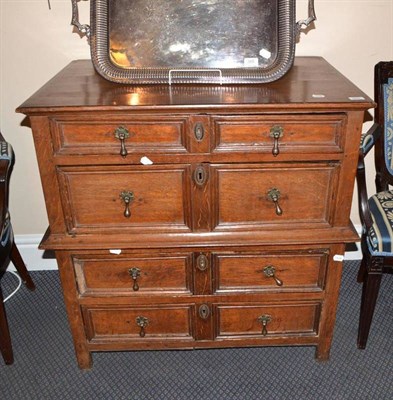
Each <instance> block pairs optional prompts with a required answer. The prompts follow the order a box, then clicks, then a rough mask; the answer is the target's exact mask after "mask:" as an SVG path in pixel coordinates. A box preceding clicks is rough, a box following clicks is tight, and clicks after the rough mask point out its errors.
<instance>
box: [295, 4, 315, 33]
mask: <svg viewBox="0 0 393 400" xmlns="http://www.w3.org/2000/svg"><path fill="white" fill-rule="evenodd" d="M316 19H317V16H316V14H315V6H314V0H308V18H307V19H302V20H300V21H298V22H297V23H296V31H297V34H300V30H301V29H302V26H303V25H304V26H305V27H306V28H307V27H308V26H309V25H310V24H311V23H312V22H313V21H315V20H316Z"/></svg>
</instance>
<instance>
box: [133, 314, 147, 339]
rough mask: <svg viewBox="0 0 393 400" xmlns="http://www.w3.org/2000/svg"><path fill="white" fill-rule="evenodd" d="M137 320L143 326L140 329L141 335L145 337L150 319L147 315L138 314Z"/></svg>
mask: <svg viewBox="0 0 393 400" xmlns="http://www.w3.org/2000/svg"><path fill="white" fill-rule="evenodd" d="M135 322H136V324H137V325H138V326H139V327H140V328H141V329H140V331H139V336H140V337H145V335H146V331H145V328H146V327H147V325H149V320H148V319H147V318H146V317H142V316H138V317H136V319H135Z"/></svg>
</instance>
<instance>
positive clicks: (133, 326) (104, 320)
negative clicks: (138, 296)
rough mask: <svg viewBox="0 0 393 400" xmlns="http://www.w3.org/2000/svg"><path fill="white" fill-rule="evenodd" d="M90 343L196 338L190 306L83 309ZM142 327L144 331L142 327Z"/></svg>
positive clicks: (191, 307)
mask: <svg viewBox="0 0 393 400" xmlns="http://www.w3.org/2000/svg"><path fill="white" fill-rule="evenodd" d="M82 312H83V315H84V318H85V325H86V327H87V336H88V339H89V340H91V341H94V340H105V339H107V340H110V339H112V338H116V337H117V338H120V337H121V338H122V339H127V340H145V341H148V340H149V339H160V340H166V339H168V340H169V339H172V340H173V339H186V338H189V339H191V338H193V328H192V322H191V320H192V312H193V306H191V305H178V306H170V305H162V306H157V307H143V306H141V307H139V306H138V307H99V306H97V307H91V308H87V307H82ZM141 325H143V327H142V326H141Z"/></svg>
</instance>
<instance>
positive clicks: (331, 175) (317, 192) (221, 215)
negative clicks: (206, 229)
mask: <svg viewBox="0 0 393 400" xmlns="http://www.w3.org/2000/svg"><path fill="white" fill-rule="evenodd" d="M213 169H214V170H215V175H216V179H217V180H218V183H217V193H216V197H217V200H216V202H217V205H218V206H217V215H216V218H217V224H216V225H218V226H216V229H221V228H223V229H225V228H231V229H235V228H241V227H242V226H245V227H247V228H249V227H254V228H258V227H259V228H262V227H265V225H266V224H275V225H278V224H287V225H288V224H293V225H295V224H299V223H308V224H322V225H325V226H327V225H329V224H331V220H332V217H333V207H332V205H333V198H334V197H333V196H334V193H335V192H336V191H337V184H338V179H337V178H338V172H339V165H338V164H319V165H318V164H309V165H307V164H303V165H292V166H287V165H281V166H277V167H276V166H271V167H265V166H262V165H259V166H254V165H237V166H230V165H227V166H214V167H213ZM274 193H276V194H277V198H276V201H274V196H273V197H272V194H274Z"/></svg>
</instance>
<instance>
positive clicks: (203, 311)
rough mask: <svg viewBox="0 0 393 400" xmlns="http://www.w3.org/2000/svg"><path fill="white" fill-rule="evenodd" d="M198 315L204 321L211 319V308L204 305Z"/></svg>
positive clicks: (200, 307)
mask: <svg viewBox="0 0 393 400" xmlns="http://www.w3.org/2000/svg"><path fill="white" fill-rule="evenodd" d="M198 313H199V316H200V317H201V318H202V319H208V318H209V317H210V308H209V306H208V305H207V304H202V305H201V306H199V310H198Z"/></svg>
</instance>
